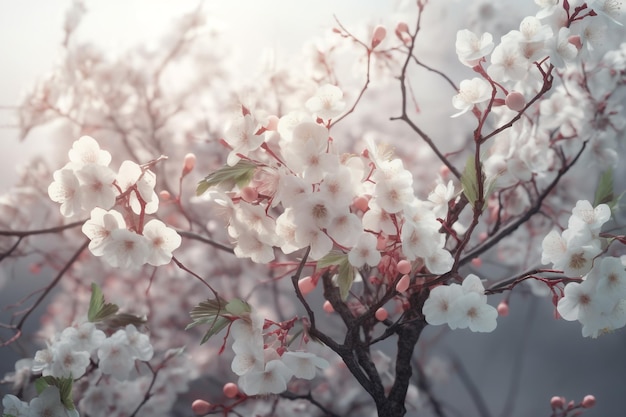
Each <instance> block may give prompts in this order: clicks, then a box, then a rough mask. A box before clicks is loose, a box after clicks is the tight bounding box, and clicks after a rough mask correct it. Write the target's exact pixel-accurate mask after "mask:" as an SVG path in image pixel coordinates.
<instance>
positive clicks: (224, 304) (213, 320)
mask: <svg viewBox="0 0 626 417" xmlns="http://www.w3.org/2000/svg"><path fill="white" fill-rule="evenodd" d="M251 311H252V309H251V308H250V305H249V304H248V303H246V302H245V301H243V300H239V299H233V300H231V301H226V300H224V299H223V298H221V297H219V296H218V297H217V298H215V299H213V300H212V299H208V300H206V301H203V302H201V303H200V304H198V305H197V306H195V307H194V308H193V309H192V310H191V312H190V313H189V315H190V316H191V319H192V320H193V321H192V322H191V323H189V324H188V325H187V327H186V328H185V330H188V329H191V328H193V327H195V326H197V325H199V324H209V325H210V327H209V330H208V331H207V332H206V333H205V334H204V337H203V338H202V340H201V341H200V344H203V343H205V342H206V341H207V340H209V339H210V338H211V337H212V336H213V335H216V334H217V333H219V332H220V331H222V329H224V328H225V327H226V326H228V325H229V324H230V323H231V321H232V319H233V318H235V317H245V316H247V315H248V314H250V312H251Z"/></svg>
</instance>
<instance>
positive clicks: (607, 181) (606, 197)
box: [593, 168, 614, 207]
mask: <svg viewBox="0 0 626 417" xmlns="http://www.w3.org/2000/svg"><path fill="white" fill-rule="evenodd" d="M613 198H614V194H613V169H612V168H609V169H607V170H606V171H604V173H603V174H602V176H601V177H600V181H598V186H597V187H596V195H595V197H594V199H593V206H594V207H596V206H598V205H599V204H609V205H612V203H613Z"/></svg>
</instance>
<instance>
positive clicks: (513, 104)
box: [504, 91, 526, 111]
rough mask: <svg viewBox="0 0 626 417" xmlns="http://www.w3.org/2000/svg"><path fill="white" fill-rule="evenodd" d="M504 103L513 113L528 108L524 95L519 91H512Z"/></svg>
mask: <svg viewBox="0 0 626 417" xmlns="http://www.w3.org/2000/svg"><path fill="white" fill-rule="evenodd" d="M504 103H505V104H506V105H507V107H508V108H509V109H511V110H513V111H522V110H524V107H525V106H526V99H525V98H524V95H523V94H522V93H520V92H519V91H511V92H510V93H509V94H507V95H506V99H504Z"/></svg>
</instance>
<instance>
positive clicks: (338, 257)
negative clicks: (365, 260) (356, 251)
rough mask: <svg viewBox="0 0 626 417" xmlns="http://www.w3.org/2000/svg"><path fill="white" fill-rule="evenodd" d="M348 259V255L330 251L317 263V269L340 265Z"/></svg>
mask: <svg viewBox="0 0 626 417" xmlns="http://www.w3.org/2000/svg"><path fill="white" fill-rule="evenodd" d="M347 259H348V255H347V254H345V253H342V252H338V251H331V252H330V253H328V254H327V255H326V256H324V257H323V258H322V259H320V260H319V261H317V267H318V268H326V267H327V266H331V265H340V264H342V263H344V262H345V261H346V260H347Z"/></svg>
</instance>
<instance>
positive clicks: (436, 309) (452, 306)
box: [422, 274, 498, 332]
mask: <svg viewBox="0 0 626 417" xmlns="http://www.w3.org/2000/svg"><path fill="white" fill-rule="evenodd" d="M422 313H423V314H424V316H425V317H426V321H427V322H428V324H431V325H440V324H446V323H447V324H448V326H449V327H450V329H452V330H454V329H466V328H468V327H469V329H470V330H471V331H473V332H492V331H494V330H495V328H496V326H497V322H496V317H497V316H498V311H497V310H496V309H495V308H494V307H493V306H490V305H489V304H487V296H486V295H485V288H484V287H483V283H482V282H481V280H480V278H478V277H477V276H476V275H474V274H470V275H468V276H467V277H465V279H464V280H463V283H462V284H461V285H459V284H454V283H453V284H450V285H440V286H438V287H435V288H433V289H432V290H431V291H430V295H429V296H428V299H427V300H426V302H425V303H424V307H423V309H422Z"/></svg>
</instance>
